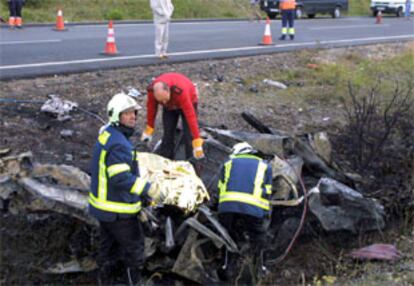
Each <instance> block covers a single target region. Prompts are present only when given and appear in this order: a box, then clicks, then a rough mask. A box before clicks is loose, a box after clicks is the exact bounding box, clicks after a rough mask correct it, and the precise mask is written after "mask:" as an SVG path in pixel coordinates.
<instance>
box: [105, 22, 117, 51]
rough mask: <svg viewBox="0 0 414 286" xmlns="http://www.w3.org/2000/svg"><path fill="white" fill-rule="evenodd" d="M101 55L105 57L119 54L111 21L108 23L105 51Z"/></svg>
mask: <svg viewBox="0 0 414 286" xmlns="http://www.w3.org/2000/svg"><path fill="white" fill-rule="evenodd" d="M101 54H103V55H107V56H115V55H118V54H119V53H118V50H117V48H116V44H115V31H114V27H113V24H112V20H111V21H109V25H108V37H107V38H106V45H105V50H104V51H103V52H102V53H101Z"/></svg>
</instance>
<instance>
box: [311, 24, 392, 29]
mask: <svg viewBox="0 0 414 286" xmlns="http://www.w3.org/2000/svg"><path fill="white" fill-rule="evenodd" d="M389 26H391V25H389V24H381V25H376V24H371V25H349V26H328V27H315V28H309V30H331V29H332V30H334V29H355V28H381V29H382V28H384V27H389Z"/></svg>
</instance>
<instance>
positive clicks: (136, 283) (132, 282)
mask: <svg viewBox="0 0 414 286" xmlns="http://www.w3.org/2000/svg"><path fill="white" fill-rule="evenodd" d="M126 271H127V280H128V281H127V282H128V284H127V285H128V286H141V285H144V280H143V279H142V276H141V272H142V269H141V268H138V267H128V268H127V270H126Z"/></svg>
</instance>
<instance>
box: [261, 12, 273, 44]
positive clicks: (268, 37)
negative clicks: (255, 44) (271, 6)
mask: <svg viewBox="0 0 414 286" xmlns="http://www.w3.org/2000/svg"><path fill="white" fill-rule="evenodd" d="M272 44H273V42H272V35H271V33H270V19H269V17H266V26H265V31H264V35H263V39H262V42H261V43H260V45H272Z"/></svg>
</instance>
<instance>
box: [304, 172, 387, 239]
mask: <svg viewBox="0 0 414 286" xmlns="http://www.w3.org/2000/svg"><path fill="white" fill-rule="evenodd" d="M315 188H317V190H318V191H317V192H313V193H312V194H311V196H310V199H309V208H310V211H311V212H312V213H313V214H314V215H315V216H316V217H317V218H318V219H319V221H320V223H321V225H322V227H323V228H324V229H325V230H327V231H338V230H348V231H351V232H353V233H357V232H358V230H365V231H366V230H380V229H383V228H384V226H385V222H384V207H383V206H382V205H381V204H380V203H378V202H377V201H375V200H373V199H370V198H364V197H363V196H362V195H361V194H360V193H359V192H357V191H355V190H353V189H351V188H349V187H347V186H346V185H344V184H342V183H340V182H337V181H335V180H333V179H330V178H322V179H321V180H320V181H319V183H318V185H317V187H315ZM312 190H314V189H312ZM312 190H311V191H312Z"/></svg>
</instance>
